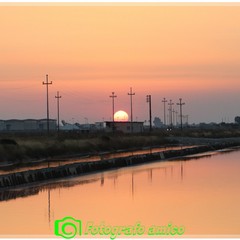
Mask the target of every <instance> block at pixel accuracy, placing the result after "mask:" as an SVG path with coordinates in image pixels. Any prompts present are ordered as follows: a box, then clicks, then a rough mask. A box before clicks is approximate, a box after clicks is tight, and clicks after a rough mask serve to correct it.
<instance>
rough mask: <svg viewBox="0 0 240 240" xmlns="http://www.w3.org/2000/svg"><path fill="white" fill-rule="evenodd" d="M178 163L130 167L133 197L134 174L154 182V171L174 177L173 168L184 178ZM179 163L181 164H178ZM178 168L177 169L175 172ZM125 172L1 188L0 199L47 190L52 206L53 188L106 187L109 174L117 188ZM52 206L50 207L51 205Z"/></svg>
mask: <svg viewBox="0 0 240 240" xmlns="http://www.w3.org/2000/svg"><path fill="white" fill-rule="evenodd" d="M177 163H178V164H176V163H174V165H172V163H170V162H165V165H166V166H161V167H150V166H151V164H146V165H141V166H140V169H135V167H129V171H131V182H130V183H129V185H130V186H131V192H132V197H134V175H135V174H139V173H147V174H148V181H149V182H150V183H152V181H153V172H158V175H159V174H160V173H161V172H164V176H165V178H166V176H167V172H169V171H170V172H171V177H172V178H173V170H174V169H175V170H176V169H180V170H179V171H180V172H181V179H183V165H182V161H179V162H177ZM178 165H179V166H178ZM177 171H178V170H176V171H175V173H176V172H177ZM108 172H111V176H109V175H108ZM122 174H123V173H121V172H118V170H116V171H114V170H112V171H106V172H102V173H97V174H89V175H88V174H87V175H86V176H87V178H88V179H85V177H86V176H82V177H70V178H67V179H64V180H58V181H49V182H47V183H39V184H29V185H28V186H24V187H18V188H11V189H7V190H1V191H0V201H8V200H12V199H17V198H18V197H21V198H23V197H28V196H31V195H37V194H39V193H40V192H41V191H47V192H48V205H49V206H50V198H51V194H50V192H51V190H53V189H59V196H60V189H62V188H71V187H75V186H77V185H85V184H90V183H93V182H100V186H101V187H104V181H105V178H106V176H107V178H108V179H111V180H112V181H113V186H114V188H115V189H116V188H117V179H118V177H119V176H121V175H122ZM49 208H50V207H49Z"/></svg>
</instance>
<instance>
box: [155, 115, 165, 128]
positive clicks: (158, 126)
mask: <svg viewBox="0 0 240 240" xmlns="http://www.w3.org/2000/svg"><path fill="white" fill-rule="evenodd" d="M153 124H154V126H155V127H156V128H161V127H163V123H162V121H161V119H160V118H159V117H155V118H154V120H153Z"/></svg>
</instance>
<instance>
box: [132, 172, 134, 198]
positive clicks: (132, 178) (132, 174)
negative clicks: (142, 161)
mask: <svg viewBox="0 0 240 240" xmlns="http://www.w3.org/2000/svg"><path fill="white" fill-rule="evenodd" d="M133 198H134V177H133V172H132V199H133Z"/></svg>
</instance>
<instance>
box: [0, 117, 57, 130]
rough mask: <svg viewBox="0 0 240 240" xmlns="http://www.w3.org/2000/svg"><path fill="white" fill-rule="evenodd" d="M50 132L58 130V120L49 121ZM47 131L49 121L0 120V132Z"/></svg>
mask: <svg viewBox="0 0 240 240" xmlns="http://www.w3.org/2000/svg"><path fill="white" fill-rule="evenodd" d="M49 130H50V131H55V130H57V120H55V119H49ZM26 131H27V132H40V131H47V119H23V120H20V119H9V120H0V132H26Z"/></svg>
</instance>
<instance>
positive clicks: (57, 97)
mask: <svg viewBox="0 0 240 240" xmlns="http://www.w3.org/2000/svg"><path fill="white" fill-rule="evenodd" d="M55 98H56V99H57V117H58V122H57V129H58V133H59V100H60V98H62V96H59V92H57V96H55Z"/></svg>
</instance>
